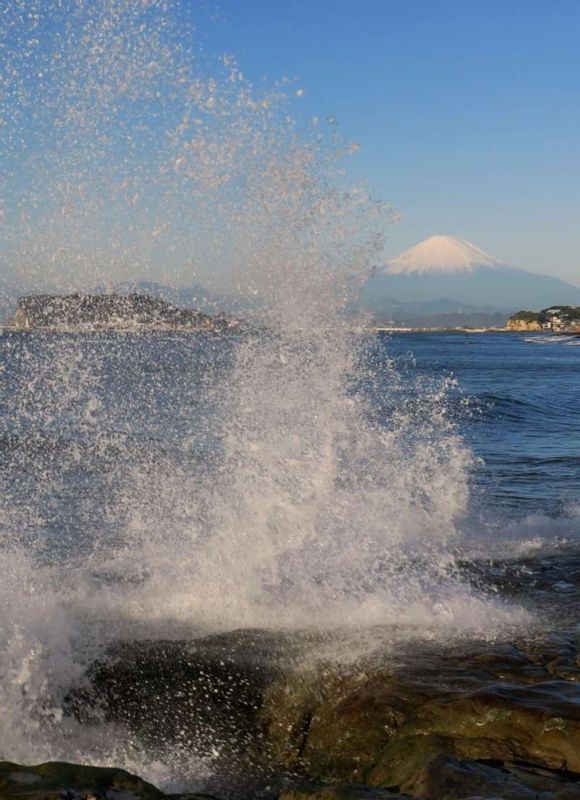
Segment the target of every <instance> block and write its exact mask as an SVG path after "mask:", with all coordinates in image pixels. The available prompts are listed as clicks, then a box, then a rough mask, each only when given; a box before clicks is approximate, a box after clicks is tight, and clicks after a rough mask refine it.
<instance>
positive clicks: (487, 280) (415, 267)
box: [360, 236, 580, 316]
mask: <svg viewBox="0 0 580 800" xmlns="http://www.w3.org/2000/svg"><path fill="white" fill-rule="evenodd" d="M360 299H361V303H362V305H363V306H364V307H365V308H367V309H368V310H370V311H371V312H372V313H373V314H374V315H375V316H376V315H378V316H383V315H384V314H385V313H387V314H388V313H389V309H392V306H393V302H399V303H413V304H425V303H432V302H434V301H439V302H443V301H444V302H445V303H446V304H447V309H446V310H447V311H448V312H449V313H456V312H461V311H462V310H463V309H464V308H465V306H466V305H467V306H470V307H471V308H476V309H478V310H479V311H488V312H499V311H501V312H506V313H508V314H511V313H513V312H514V311H517V310H518V309H519V308H544V307H546V306H548V305H549V304H550V303H566V304H568V305H578V304H580V287H578V286H573V285H572V284H570V283H567V282H566V281H563V280H560V279H559V278H553V277H550V276H548V275H539V274H536V273H533V272H528V271H527V270H524V269H519V268H518V267H513V266H508V265H506V264H504V263H503V262H501V261H499V260H498V259H496V258H495V257H494V256H491V255H490V254H489V253H486V252H485V251H484V250H481V248H479V247H477V246H476V245H473V244H471V243H470V242H467V241H466V240H464V239H459V238H456V237H452V236H433V237H431V238H430V239H426V240H425V241H424V242H421V243H419V244H418V245H416V246H415V247H412V248H410V249H409V250H406V251H405V252H403V253H401V255H400V256H398V257H397V258H395V259H393V260H392V261H390V262H389V263H388V264H386V265H385V267H384V268H383V269H381V270H378V271H377V272H376V273H375V274H374V275H373V276H372V277H371V278H370V279H369V280H368V281H367V283H366V284H365V286H364V288H363V291H362V293H361V297H360Z"/></svg>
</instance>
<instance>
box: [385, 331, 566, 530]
mask: <svg viewBox="0 0 580 800" xmlns="http://www.w3.org/2000/svg"><path fill="white" fill-rule="evenodd" d="M385 338H386V337H385ZM578 345H580V339H573V338H568V337H561V338H559V337H547V336H543V335H533V334H532V335H530V334H526V335H524V334H521V335H520V334H511V333H510V334H469V335H467V336H466V335H463V334H402V335H398V336H392V337H388V338H386V341H384V343H383V347H384V348H385V349H388V350H389V351H390V353H391V355H393V354H397V355H399V356H403V355H404V354H407V353H410V354H412V357H413V359H414V368H415V369H416V370H417V372H418V373H420V374H422V375H426V376H432V377H434V376H440V375H442V374H447V375H452V376H454V377H455V378H456V379H457V381H458V387H459V389H460V391H461V397H460V398H457V397H456V398H455V401H454V402H455V403H456V406H457V408H456V413H457V417H458V424H459V427H460V430H461V433H462V435H463V436H464V437H465V439H466V440H467V442H468V443H469V444H470V446H471V447H472V449H473V451H474V453H475V454H476V455H477V456H479V457H480V458H481V459H482V460H483V463H482V464H481V466H480V467H479V468H478V469H477V470H476V471H475V474H474V480H475V484H476V486H477V487H478V489H479V490H481V491H484V499H485V500H486V501H487V502H488V503H490V504H491V505H493V506H499V507H500V508H501V509H504V510H505V512H506V513H507V514H518V515H519V514H530V513H537V512H540V513H545V514H548V515H558V514H562V513H566V512H567V511H569V510H570V509H571V508H572V507H573V506H574V505H575V504H577V503H578V502H579V500H580V347H578ZM465 401H467V404H468V407H469V411H470V413H465V412H466V408H465Z"/></svg>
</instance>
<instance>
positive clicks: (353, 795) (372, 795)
mask: <svg viewBox="0 0 580 800" xmlns="http://www.w3.org/2000/svg"><path fill="white" fill-rule="evenodd" d="M278 800H408V795H406V796H405V795H401V794H399V793H398V792H390V791H389V790H388V789H373V788H372V787H370V786H362V785H357V784H335V785H321V784H319V785H316V784H302V785H300V786H298V787H296V788H294V789H289V790H287V791H285V792H283V793H282V794H281V795H280V797H279V798H278Z"/></svg>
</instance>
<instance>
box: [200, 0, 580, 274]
mask: <svg viewBox="0 0 580 800" xmlns="http://www.w3.org/2000/svg"><path fill="white" fill-rule="evenodd" d="M215 9H216V10H217V15H216V16H217V22H216V23H215V24H213V25H209V26H204V36H205V38H206V40H207V47H209V48H211V49H212V50H223V51H229V52H232V53H234V54H236V56H237V57H238V59H239V61H240V64H241V66H242V68H243V69H244V72H245V74H246V75H248V76H249V77H251V78H252V79H255V80H259V79H260V78H261V77H262V76H266V77H267V78H268V79H272V78H276V77H279V76H281V75H289V76H296V77H297V78H298V79H299V81H300V83H301V85H303V86H304V87H305V95H304V99H303V110H304V114H305V115H318V116H321V117H324V116H325V115H333V116H335V117H336V118H337V120H338V121H339V124H340V127H341V130H342V132H343V134H344V135H345V136H346V137H348V138H352V139H353V140H356V141H359V142H360V143H361V145H362V148H361V151H360V153H359V154H358V155H357V156H356V157H355V158H354V159H353V161H352V167H353V169H354V170H355V171H356V173H357V174H358V175H360V176H365V175H366V176H368V177H369V179H370V181H371V183H372V185H373V187H374V189H375V190H376V192H377V194H378V195H379V196H380V197H381V198H382V199H384V200H386V201H388V202H390V203H392V204H393V205H395V206H396V207H397V208H398V209H399V211H400V212H401V214H402V216H403V219H402V221H401V222H400V223H399V224H398V225H397V226H395V227H393V228H392V229H391V231H390V239H389V243H388V255H389V256H390V255H395V254H396V253H397V252H399V251H400V250H401V249H403V248H405V247H407V246H410V245H413V244H415V243H416V242H417V241H419V240H420V239H422V238H425V237H427V236H429V235H432V234H435V233H449V234H454V235H459V236H462V237H464V238H466V239H469V240H471V241H473V242H474V243H475V244H477V245H479V246H480V247H483V248H484V249H486V250H489V251H490V252H491V253H492V254H493V255H495V256H496V257H498V258H500V259H502V260H504V261H506V262H508V263H511V264H515V265H518V266H522V267H525V268H526V269H530V270H534V271H537V272H544V273H547V274H553V275H558V276H560V277H563V278H566V279H568V280H570V281H573V282H575V283H578V284H580V248H579V238H580V237H579V231H580V152H579V151H580V2H578V0H397V1H396V2H395V1H394V0H358V2H354V0H243V1H242V0H221V2H219V3H218V4H216V5H215Z"/></svg>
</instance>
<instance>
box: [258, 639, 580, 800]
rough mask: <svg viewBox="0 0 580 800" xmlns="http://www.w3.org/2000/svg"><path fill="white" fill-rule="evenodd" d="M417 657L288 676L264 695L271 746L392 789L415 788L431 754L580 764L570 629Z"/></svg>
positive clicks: (314, 766) (324, 773)
mask: <svg viewBox="0 0 580 800" xmlns="http://www.w3.org/2000/svg"><path fill="white" fill-rule="evenodd" d="M415 656H416V658H415V660H414V662H410V661H409V660H408V659H407V660H405V659H403V660H402V661H401V662H400V663H399V664H390V665H389V666H388V667H387V666H382V667H381V666H380V665H379V666H377V665H376V664H366V665H365V666H361V665H359V666H358V667H357V668H356V669H354V670H344V671H341V670H339V669H336V667H334V668H331V667H326V668H325V667H323V666H319V667H318V668H316V669H310V670H302V671H299V672H296V673H295V674H294V675H292V676H286V677H285V678H284V679H283V681H282V682H281V683H280V684H278V685H276V686H274V687H271V688H270V689H269V690H268V692H267V696H266V702H265V705H264V719H265V725H266V727H267V731H268V734H267V738H268V740H269V742H270V743H271V753H272V757H273V758H274V759H276V760H277V761H278V763H280V764H282V765H283V766H284V768H286V769H292V768H295V769H303V770H304V771H305V772H306V773H307V774H308V775H310V776H312V777H313V778H317V779H320V780H324V781H332V782H335V781H336V782H347V783H351V782H353V783H354V782H358V783H362V784H368V785H370V786H377V787H384V788H391V789H393V788H394V787H403V788H412V787H413V786H414V785H415V784H414V781H415V780H416V776H417V774H418V773H419V772H420V770H421V769H424V768H426V767H427V765H431V764H433V763H438V762H437V759H438V758H439V757H444V758H454V759H456V760H457V763H460V762H461V763H464V762H465V763H467V762H478V763H479V762H494V763H512V762H516V761H523V762H527V763H529V764H532V765H533V766H534V767H536V768H538V769H546V770H549V771H550V770H551V771H552V772H550V775H555V774H557V773H558V771H560V772H561V774H562V775H564V774H567V775H570V774H571V773H580V687H578V684H577V682H576V674H575V672H574V664H575V660H576V658H577V656H576V649H575V646H574V645H573V643H571V641H570V640H568V639H563V640H562V641H560V642H556V641H549V642H543V643H536V644H535V645H534V647H533V648H531V649H530V651H529V652H526V651H525V650H524V649H522V648H520V647H517V646H515V645H505V644H502V645H499V646H495V647H494V646H493V645H490V644H483V643H482V644H481V645H480V646H474V645H472V646H471V647H470V648H466V650H465V651H463V652H461V651H459V652H457V653H454V652H452V651H450V650H449V649H448V650H447V651H443V650H441V649H439V651H436V650H433V651H432V652H429V649H428V648H425V649H424V650H423V651H421V652H418V653H416V654H415ZM555 675H558V677H557V678H555ZM453 763H454V770H455V772H457V771H458V770H459V768H458V767H457V763H455V762H453ZM445 769H447V771H449V769H450V767H449V765H448V766H447V767H446V768H445ZM457 774H458V775H459V778H460V777H461V775H462V774H467V773H466V772H465V769H464V770H463V772H461V770H459V772H457ZM477 774H479V773H477ZM469 775H471V772H470V773H469ZM500 777H501V776H500ZM459 778H458V781H459V782H460V780H459ZM552 779H554V780H556V778H552V777H549V778H546V780H548V781H549V780H552ZM498 780H499V777H498ZM510 780H511V779H510ZM574 780H575V778H574V779H572V780H571V781H569V783H570V782H571V783H572V784H573V783H574ZM504 782H505V781H504ZM500 783H501V781H500ZM512 784H513V781H512ZM475 788H477V787H475ZM504 788H505V787H504ZM524 788H525V787H524ZM494 791H495V790H494ZM510 791H512V793H513V792H515V791H516V788H514V786H513V785H511V786H510ZM517 791H520V794H521V793H522V792H523V794H522V796H526V794H525V792H524V790H523V789H522V790H520V789H519V788H518V789H517ZM526 791H527V790H526ZM567 791H568V789H567ZM574 791H575V790H574ZM417 796H423V795H417ZM424 796H426V797H427V796H428V795H424ZM433 796H434V797H438V795H433ZM458 796H459V795H458ZM461 796H464V795H461ZM465 796H467V795H465ZM490 796H491V795H490ZM498 796H501V795H498ZM514 796H515V795H514ZM573 796H574V797H575V796H576V794H574V795H573Z"/></svg>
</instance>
